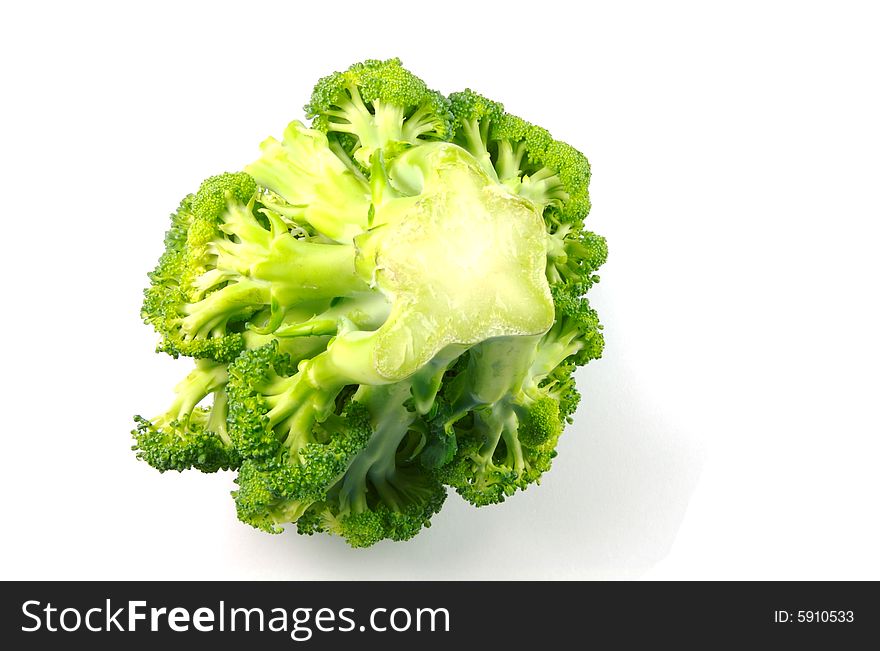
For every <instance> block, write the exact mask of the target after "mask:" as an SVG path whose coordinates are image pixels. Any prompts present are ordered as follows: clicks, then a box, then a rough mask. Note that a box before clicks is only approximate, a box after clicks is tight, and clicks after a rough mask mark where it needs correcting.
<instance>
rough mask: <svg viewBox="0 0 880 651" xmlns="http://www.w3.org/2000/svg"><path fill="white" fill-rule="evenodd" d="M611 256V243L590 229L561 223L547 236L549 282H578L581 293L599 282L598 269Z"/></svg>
mask: <svg viewBox="0 0 880 651" xmlns="http://www.w3.org/2000/svg"><path fill="white" fill-rule="evenodd" d="M607 258H608V243H607V242H606V241H605V238H604V237H602V236H601V235H596V234H595V233H591V232H590V231H574V230H573V229H572V226H571V224H562V225H561V226H559V227H558V228H557V229H556V230H555V231H554V232H553V233H552V234H550V235H548V236H547V279H548V280H549V281H550V284H551V285H553V284H557V283H567V284H569V285H576V286H577V291H578V292H579V293H581V294H583V293H584V292H586V291H587V290H588V289H589V288H590V287H592V286H593V285H594V284H596V283H597V282H599V276H597V275H595V272H596V271H597V270H598V269H599V267H601V266H602V265H603V264H605V261H606V260H607Z"/></svg>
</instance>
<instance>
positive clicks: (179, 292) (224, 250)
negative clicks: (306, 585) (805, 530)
mask: <svg viewBox="0 0 880 651" xmlns="http://www.w3.org/2000/svg"><path fill="white" fill-rule="evenodd" d="M306 112H307V117H309V118H312V120H313V121H312V124H311V127H306V126H305V125H303V124H302V123H301V122H299V121H296V120H294V121H292V122H290V123H289V124H288V126H287V128H286V129H285V131H284V133H283V136H282V137H281V139H280V140H276V139H274V138H269V139H267V140H265V141H264V142H263V143H262V145H261V154H260V155H259V157H258V158H257V160H256V161H254V162H253V163H251V164H250V165H248V166H246V167H245V170H244V171H243V172H236V173H228V174H222V175H219V176H215V177H211V178H209V179H207V180H206V181H205V182H204V183H202V185H201V187H200V188H199V190H198V192H196V193H195V194H193V195H189V196H187V197H186V198H185V199H184V200H183V201H182V202H181V203H180V206H179V207H178V210H177V212H175V213H174V215H172V219H171V228H170V230H169V231H168V233H167V234H166V238H165V252H164V253H163V254H162V257H161V258H160V260H159V264H158V265H157V267H156V269H155V270H154V271H153V272H152V273H151V274H150V280H151V286H150V287H149V288H148V289H147V290H146V296H145V300H144V304H143V310H142V315H143V318H144V319H145V320H146V321H147V322H148V323H149V324H151V325H152V326H153V327H154V328H155V330H156V331H157V332H158V333H159V335H160V336H161V343H160V344H159V350H161V351H164V352H166V353H169V354H171V355H172V356H175V357H176V356H178V355H184V356H190V357H194V358H196V360H197V361H196V365H197V366H196V370H195V371H194V372H193V373H192V374H191V375H190V376H189V377H188V378H187V379H186V380H185V381H184V382H183V383H181V385H180V386H179V387H178V397H177V399H176V401H175V403H174V404H173V405H172V407H171V408H170V409H169V410H168V412H167V413H165V414H163V415H161V416H158V417H156V418H153V419H151V420H146V419H143V418H140V417H137V419H136V422H137V426H136V429H135V431H134V433H133V434H134V437H135V446H134V447H135V450H136V451H137V455H138V456H139V457H140V458H142V459H144V460H145V461H147V462H148V463H150V465H152V466H154V467H156V468H158V469H159V470H163V471H164V470H172V469H173V470H184V469H187V468H197V469H200V470H203V471H205V472H212V471H216V470H220V469H237V470H238V476H237V479H236V480H235V481H236V484H237V489H236V490H235V491H234V492H233V496H234V500H235V505H236V509H237V512H238V517H239V519H241V520H242V521H243V522H246V523H248V524H250V525H252V526H254V527H256V528H258V529H261V530H263V531H267V532H270V533H278V532H280V531H281V530H282V529H283V528H284V527H285V526H286V525H289V524H295V525H296V528H297V530H298V531H299V532H300V533H302V534H314V533H320V532H326V533H331V534H335V535H338V536H342V537H343V538H345V539H346V540H347V541H348V543H349V544H350V545H352V546H353V547H368V546H370V545H373V544H375V543H377V542H379V541H381V540H393V541H400V540H407V539H409V538H411V537H412V536H414V535H416V534H417V533H418V532H419V531H421V530H422V529H423V528H424V527H427V526H429V525H430V522H431V518H432V517H433V515H434V514H435V513H437V512H438V511H439V510H440V508H441V507H442V505H443V503H444V501H445V499H446V495H447V490H448V488H449V487H451V488H452V489H454V490H455V491H456V492H457V493H459V494H460V495H461V496H463V497H464V498H465V499H466V500H468V501H469V502H471V503H472V504H474V505H477V506H483V505H487V504H497V503H499V502H502V501H504V500H505V499H507V498H508V497H509V496H511V495H513V494H515V493H516V492H517V491H520V490H523V489H525V488H527V487H528V486H530V485H532V484H536V483H538V482H539V481H540V479H541V477H542V475H543V473H545V472H547V470H548V469H549V468H550V465H551V463H552V460H553V459H554V457H555V456H556V447H557V443H558V441H559V437H560V436H561V435H562V433H563V429H564V426H565V424H566V423H570V422H571V421H572V417H573V414H574V412H575V409H576V408H577V406H578V403H579V401H580V393H579V391H578V387H577V384H576V381H575V369H576V368H577V367H578V366H580V365H583V364H585V363H587V362H589V361H590V360H593V359H598V358H599V357H600V356H601V354H602V350H603V346H604V338H603V331H602V326H601V324H600V322H599V319H598V316H597V314H596V312H595V311H594V310H593V308H592V307H591V305H590V303H589V302H588V301H587V299H586V298H585V294H586V292H587V291H588V290H589V289H590V288H591V287H592V285H593V284H595V283H596V282H598V280H599V277H598V275H597V273H596V272H597V270H598V268H599V267H600V266H601V265H602V264H603V263H604V262H605V258H606V257H607V245H606V243H605V240H604V238H602V237H601V236H599V235H596V234H594V233H592V232H590V231H588V230H586V229H585V228H584V225H583V220H584V217H585V216H586V215H587V213H588V211H589V207H590V203H589V177H590V167H589V163H588V162H587V159H586V158H585V157H584V156H583V155H582V154H581V153H579V152H578V151H577V150H575V149H574V148H572V147H571V146H569V145H567V144H565V143H562V142H560V141H557V140H554V139H553V138H552V137H551V136H550V134H549V133H548V132H547V131H546V130H545V129H542V128H541V127H538V126H535V125H533V124H530V123H528V122H526V121H525V120H522V119H521V118H518V117H516V116H513V115H510V114H508V113H506V112H505V110H504V107H503V106H502V105H501V104H500V103H498V102H494V101H491V100H489V99H487V98H485V97H483V96H481V95H479V94H477V93H475V92H473V91H470V90H467V91H464V92H460V93H453V94H452V95H451V96H450V97H449V98H448V99H447V98H446V97H444V96H443V95H441V94H440V93H438V92H436V91H434V90H430V89H429V88H428V86H427V85H426V84H425V83H424V82H423V81H422V80H421V79H419V78H418V77H416V76H415V75H413V74H412V73H410V72H409V71H407V70H406V69H405V68H403V66H402V65H401V63H400V61H399V60H398V59H389V60H387V61H378V60H368V61H364V62H363V63H358V64H355V65H353V66H352V67H351V68H349V69H348V70H346V71H345V72H336V73H333V74H331V75H329V76H327V77H324V78H323V79H321V80H320V81H319V82H318V84H317V86H316V87H315V89H314V91H313V93H312V97H311V101H310V102H309V104H308V105H307V106H306ZM209 400H210V401H211V403H210V406H208V403H209ZM202 403H204V404H205V406H200V405H201V404H202Z"/></svg>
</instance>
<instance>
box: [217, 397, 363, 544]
mask: <svg viewBox="0 0 880 651" xmlns="http://www.w3.org/2000/svg"><path fill="white" fill-rule="evenodd" d="M371 434H372V429H371V427H370V420H369V414H368V413H367V412H366V409H365V408H364V407H363V406H362V405H360V404H359V403H357V402H351V403H349V404H348V405H347V406H346V407H345V409H344V410H343V412H342V414H340V415H334V416H333V417H332V418H330V419H329V420H328V422H326V423H324V424H323V425H322V426H321V431H319V432H315V437H314V440H313V441H312V442H310V443H307V444H305V445H303V446H301V447H300V448H299V449H298V450H292V449H282V450H281V451H280V453H279V454H277V455H275V456H273V457H271V458H268V459H261V460H253V459H249V460H247V461H245V462H244V463H243V464H242V467H241V471H240V472H239V475H238V478H237V479H236V483H237V484H238V486H239V488H238V490H237V491H235V492H234V493H233V497H234V498H235V504H236V509H237V511H238V517H239V519H240V520H241V521H242V522H246V523H248V524H250V525H252V526H254V527H256V528H257V529H262V530H263V531H267V532H269V533H279V532H280V531H281V529H282V525H284V524H286V523H290V522H297V520H298V519H299V518H300V517H301V516H302V515H303V513H305V512H306V510H307V509H308V508H309V507H310V506H311V505H312V504H313V503H314V502H316V501H318V500H321V499H323V497H324V495H325V494H326V492H327V489H328V487H329V486H331V485H332V484H333V483H334V482H335V481H337V480H338V479H339V477H340V476H342V474H343V473H344V472H345V471H346V469H347V468H348V466H349V465H350V464H351V462H352V459H354V458H355V455H357V454H358V453H359V452H361V451H362V450H363V449H364V446H365V445H366V444H367V441H368V440H369V438H370V435H371Z"/></svg>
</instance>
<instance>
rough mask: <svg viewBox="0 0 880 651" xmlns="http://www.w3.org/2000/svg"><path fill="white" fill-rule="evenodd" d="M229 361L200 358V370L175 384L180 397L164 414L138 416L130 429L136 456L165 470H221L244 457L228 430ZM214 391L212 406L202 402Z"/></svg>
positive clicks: (235, 463) (235, 464) (197, 368)
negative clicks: (149, 416)
mask: <svg viewBox="0 0 880 651" xmlns="http://www.w3.org/2000/svg"><path fill="white" fill-rule="evenodd" d="M226 380H227V373H226V365H225V364H216V363H213V362H209V361H205V360H200V361H199V362H197V364H196V369H195V370H194V371H193V372H192V373H190V374H189V375H188V376H187V377H186V379H184V380H183V381H182V382H181V383H180V384H178V385H177V387H176V389H175V391H176V393H177V396H176V398H175V400H174V403H173V404H172V405H171V407H170V408H169V409H168V411H166V412H165V413H164V414H162V415H161V416H157V417H156V418H153V419H150V420H147V419H146V418H143V417H141V416H135V423H136V425H137V426H136V428H135V429H134V430H133V431H132V436H133V437H134V440H135V444H134V446H132V450H135V451H136V452H137V457H138V458H139V459H142V460H144V461H146V462H147V463H148V464H150V465H151V466H153V467H154V468H156V469H157V470H159V471H160V472H165V471H166V470H177V471H182V470H188V469H190V468H196V469H197V470H201V471H202V472H217V471H218V470H229V469H234V468H237V467H238V465H239V463H240V462H241V460H240V458H239V456H238V453H237V452H236V451H235V449H234V448H233V447H232V441H231V440H230V438H229V434H228V432H227V430H226V410H227V397H226V392H225V386H226ZM212 394H213V398H214V401H213V404H212V405H211V407H210V408H202V407H199V406H198V405H199V403H201V402H202V401H203V400H204V399H205V398H207V397H208V396H209V395H212Z"/></svg>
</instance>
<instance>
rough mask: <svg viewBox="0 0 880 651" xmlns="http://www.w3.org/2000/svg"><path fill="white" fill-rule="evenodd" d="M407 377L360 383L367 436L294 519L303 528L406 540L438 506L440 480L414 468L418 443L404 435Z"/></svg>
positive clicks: (410, 415) (357, 541)
mask: <svg viewBox="0 0 880 651" xmlns="http://www.w3.org/2000/svg"><path fill="white" fill-rule="evenodd" d="M409 396H410V386H409V383H408V382H400V383H397V384H390V385H385V386H379V387H368V386H362V387H360V388H359V389H358V391H357V392H356V393H355V394H354V395H353V397H352V399H353V400H354V401H356V403H357V404H363V405H364V406H365V407H366V409H367V410H368V412H369V415H370V420H371V425H372V436H371V437H370V439H369V443H367V445H366V447H365V448H364V449H363V450H362V451H361V452H360V453H359V454H358V455H357V456H356V457H355V458H354V460H353V461H352V462H351V465H350V466H349V467H348V470H347V471H346V472H345V474H344V476H343V477H341V478H340V480H339V481H338V483H337V484H336V485H335V486H333V487H332V488H330V489H329V490H328V491H327V496H326V498H325V500H324V501H323V502H321V503H320V504H315V505H314V506H313V507H312V508H311V510H310V512H309V513H308V517H307V518H306V519H305V520H304V521H303V522H302V524H301V525H300V524H299V523H298V525H299V530H300V532H302V533H317V532H320V531H326V532H330V533H336V534H338V535H341V536H343V537H344V538H345V539H346V540H348V542H349V543H350V544H351V545H352V546H353V547H367V546H370V545H372V544H374V543H376V542H378V541H379V540H382V539H385V538H389V539H391V540H408V539H409V538H412V537H413V536H415V535H416V534H417V533H418V532H419V531H420V530H421V529H422V528H423V527H428V526H430V519H431V517H432V516H433V515H434V514H435V513H437V512H438V511H439V510H440V507H441V506H442V505H443V501H444V500H445V498H446V491H445V489H444V488H443V485H442V484H441V483H440V481H439V480H438V479H437V478H436V477H435V476H432V475H431V474H429V473H424V472H422V471H421V469H420V468H419V466H418V464H417V463H416V462H415V459H414V457H413V454H412V453H413V452H414V451H415V450H416V449H417V447H416V448H414V447H413V446H412V445H408V444H407V443H408V442H407V441H406V439H407V437H415V438H418V436H419V435H418V432H416V431H414V430H413V429H412V426H413V423H414V421H415V419H416V417H417V416H416V414H415V413H414V412H411V411H409V410H408V409H407V408H406V406H405V405H406V403H407V401H408V399H409Z"/></svg>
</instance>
